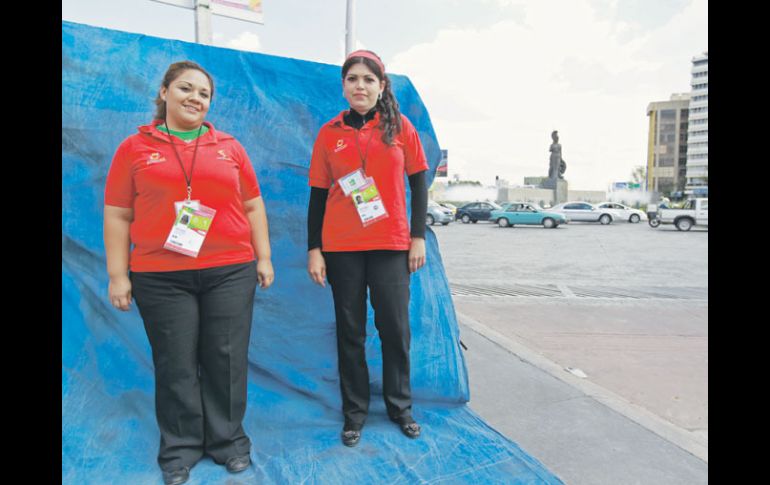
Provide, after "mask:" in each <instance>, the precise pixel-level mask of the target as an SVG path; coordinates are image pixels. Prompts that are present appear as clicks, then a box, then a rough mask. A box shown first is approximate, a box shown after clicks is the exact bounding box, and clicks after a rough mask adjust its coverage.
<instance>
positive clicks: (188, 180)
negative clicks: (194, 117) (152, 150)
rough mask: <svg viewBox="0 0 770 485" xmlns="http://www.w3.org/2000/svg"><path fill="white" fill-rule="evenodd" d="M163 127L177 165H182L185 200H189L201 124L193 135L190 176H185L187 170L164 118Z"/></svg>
mask: <svg viewBox="0 0 770 485" xmlns="http://www.w3.org/2000/svg"><path fill="white" fill-rule="evenodd" d="M163 122H164V124H165V127H166V134H167V135H168V141H169V143H171V148H173V149H174V155H176V160H177V161H178V162H179V166H180V167H182V173H183V174H184V179H185V181H187V200H190V197H191V196H192V176H193V170H195V157H196V155H198V142H199V141H200V139H201V130H202V129H203V125H202V124H201V126H200V127H199V128H198V136H196V137H195V151H193V158H192V165H191V166H190V176H189V177H188V176H187V170H185V169H184V164H183V163H182V157H180V156H179V153H177V151H176V145H175V144H174V139H173V138H171V129H170V128H169V127H168V122H166V120H165V119H164V120H163Z"/></svg>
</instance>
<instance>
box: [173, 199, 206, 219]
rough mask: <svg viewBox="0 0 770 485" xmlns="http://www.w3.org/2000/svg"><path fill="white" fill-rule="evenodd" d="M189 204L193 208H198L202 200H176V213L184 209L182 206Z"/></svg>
mask: <svg viewBox="0 0 770 485" xmlns="http://www.w3.org/2000/svg"><path fill="white" fill-rule="evenodd" d="M185 205H186V206H189V207H192V208H193V209H198V208H199V207H200V206H201V201H200V200H180V201H179V202H174V215H177V214H179V211H180V210H182V206H185Z"/></svg>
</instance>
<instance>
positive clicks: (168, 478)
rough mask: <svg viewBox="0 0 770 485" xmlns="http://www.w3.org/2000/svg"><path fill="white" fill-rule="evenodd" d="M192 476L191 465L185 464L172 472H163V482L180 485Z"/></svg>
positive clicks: (169, 484) (168, 484) (167, 484)
mask: <svg viewBox="0 0 770 485" xmlns="http://www.w3.org/2000/svg"><path fill="white" fill-rule="evenodd" d="M189 478H190V467H187V466H184V467H182V468H179V469H177V470H172V471H170V472H163V483H165V484H166V485H179V484H180V483H184V482H186V481H187V480H188V479H189Z"/></svg>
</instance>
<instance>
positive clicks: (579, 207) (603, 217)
mask: <svg viewBox="0 0 770 485" xmlns="http://www.w3.org/2000/svg"><path fill="white" fill-rule="evenodd" d="M548 212H557V213H559V214H564V215H565V216H566V217H567V219H569V221H570V222H575V221H577V222H580V221H583V222H600V223H602V224H611V223H612V221H614V220H615V217H616V216H615V215H614V214H613V213H612V212H610V210H609V209H600V208H599V207H598V206H596V205H594V204H591V203H589V202H582V201H575V202H562V203H561V204H556V205H555V206H553V207H551V208H550V209H548Z"/></svg>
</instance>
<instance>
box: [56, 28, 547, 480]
mask: <svg viewBox="0 0 770 485" xmlns="http://www.w3.org/2000/svg"><path fill="white" fill-rule="evenodd" d="M183 59H191V60H194V61H196V62H198V63H199V64H201V65H202V66H204V67H205V68H206V69H207V70H209V72H210V73H211V74H212V76H213V78H214V80H215V83H216V85H215V89H216V93H215V97H214V99H213V103H212V108H211V110H210V112H209V115H208V119H209V120H210V121H211V122H212V123H214V126H216V127H217V128H218V129H221V130H223V131H227V132H229V133H231V134H233V135H234V136H235V137H236V138H237V139H238V140H239V141H240V142H241V143H242V144H243V145H244V147H245V148H246V150H247V152H248V154H249V156H250V158H251V160H252V163H253V165H254V168H255V171H256V173H257V176H258V178H259V180H260V184H261V188H262V195H263V197H264V200H265V204H266V207H267V213H268V218H269V223H270V236H271V243H272V248H273V262H274V267H275V269H276V279H275V283H274V284H273V286H272V287H271V288H270V289H268V290H266V291H261V290H258V291H257V295H256V299H255V303H254V307H255V314H254V321H253V330H252V334H251V340H250V344H249V375H248V382H249V384H248V408H247V412H246V417H245V419H244V426H245V429H246V432H247V434H248V435H249V437H250V438H251V440H252V443H253V445H252V451H251V457H252V460H253V465H252V466H251V468H250V469H248V470H247V471H245V472H243V473H240V474H238V475H229V474H227V472H226V471H225V470H224V468H223V467H221V466H218V465H216V464H214V462H213V461H212V460H211V459H209V458H204V459H203V460H202V461H201V462H200V463H198V465H196V466H195V468H194V469H193V470H192V473H191V480H190V482H189V483H191V484H196V483H228V484H239V483H244V484H245V483H260V484H273V483H275V484H295V483H308V484H335V483H346V484H350V483H354V484H362V483H389V484H413V483H561V482H560V481H559V480H558V479H557V478H556V477H554V476H553V475H552V474H551V473H550V472H549V471H548V470H546V469H545V468H544V467H543V466H542V465H541V464H540V463H538V462H537V461H536V460H535V459H533V458H532V457H530V456H529V455H527V453H526V452H524V451H522V450H521V449H520V448H519V447H518V446H517V445H516V444H515V443H513V442H511V441H510V440H508V439H506V438H505V437H503V436H502V435H500V434H499V433H497V432H496V431H495V430H494V429H492V428H490V427H489V426H488V425H487V424H486V423H484V421H483V420H481V419H480V418H479V417H478V416H477V415H476V414H475V413H473V412H472V411H471V410H470V409H469V408H468V406H467V405H466V403H467V401H468V399H469V392H468V377H467V372H466V369H465V363H464V360H463V355H462V353H461V349H460V345H459V333H458V326H457V321H456V317H455V313H454V308H453V306H452V300H451V297H450V292H449V286H448V283H447V279H446V276H445V273H444V270H443V266H442V262H441V257H440V254H439V251H438V244H437V242H436V238H435V235H434V234H433V232H432V231H431V230H430V229H428V231H427V236H426V238H427V241H426V243H427V244H426V245H427V261H428V262H427V265H426V266H425V267H424V268H423V269H422V270H421V271H419V272H417V273H416V274H414V275H412V299H411V304H410V318H411V326H412V348H411V359H412V389H413V397H414V413H413V414H414V416H415V418H416V419H417V420H418V421H419V422H420V423H421V424H422V425H423V429H424V433H423V436H422V437H420V438H419V439H417V440H409V439H408V438H406V437H405V436H403V435H402V434H401V432H400V431H399V430H398V428H397V427H396V426H395V425H394V424H393V423H391V422H390V421H388V420H387V417H386V415H385V409H384V404H383V403H382V396H381V393H382V379H381V371H382V358H381V354H380V341H379V338H378V337H377V333H376V330H375V328H374V324H373V320H372V310H371V308H370V309H369V321H368V327H367V328H368V330H367V331H368V335H369V337H368V339H367V348H366V350H367V361H368V365H369V369H370V375H371V388H372V394H373V396H372V404H371V409H370V415H369V419H368V421H367V426H366V428H365V429H364V434H363V438H362V441H361V443H360V444H359V445H358V446H357V447H355V448H347V447H344V446H342V445H341V443H340V440H339V432H340V429H341V426H342V422H343V421H342V414H341V411H340V409H341V403H340V396H339V387H338V386H339V383H338V375H337V361H336V340H335V325H334V311H333V304H332V296H331V291H330V289H329V288H328V286H327V288H321V287H319V286H316V285H314V284H313V283H312V282H311V281H310V279H309V278H308V276H307V274H306V270H305V265H306V238H307V235H306V225H305V224H306V222H305V221H306V211H307V201H308V197H309V188H308V185H307V173H308V166H309V160H310V153H311V149H312V143H313V141H314V139H315V135H316V133H317V132H318V129H319V128H320V126H321V124H322V123H323V122H325V121H326V120H328V119H329V118H331V117H332V116H334V115H335V114H337V113H338V112H339V111H341V110H342V109H344V108H345V105H344V99H343V98H342V96H341V95H340V74H339V66H332V65H326V64H319V63H313V62H307V61H300V60H296V59H289V58H281V57H275V56H268V55H262V54H256V53H246V52H240V51H236V50H231V49H223V48H216V47H210V46H202V45H197V44H192V43H186V42H181V41H175V40H167V39H159V38H154V37H149V36H145V35H138V34H129V33H124V32H118V31H113V30H107V29H100V28H94V27H90V26H85V25H80V24H74V23H69V22H63V23H62V184H63V187H62V249H63V250H62V476H63V483H65V484H78V485H81V484H92V483H93V484H104V483H109V484H117V483H121V484H145V483H147V484H154V483H162V480H161V476H160V472H159V468H158V466H157V462H156V456H157V450H158V443H159V432H158V430H157V425H156V422H155V414H154V384H153V367H152V358H151V352H150V347H149V343H148V341H147V337H146V335H145V333H144V328H143V325H142V321H141V319H140V317H139V314H138V312H137V310H136V307H135V305H134V306H133V307H132V311H131V312H128V313H123V312H119V311H117V310H114V309H113V308H112V307H111V306H110V305H109V303H108V301H107V299H106V298H105V295H106V293H107V283H108V279H107V274H106V266H105V254H104V247H103V242H102V221H103V219H102V210H103V204H104V198H103V192H104V183H105V178H106V174H107V171H108V169H109V164H110V160H111V158H112V155H113V153H114V151H115V149H116V147H117V146H118V144H119V143H120V142H121V141H122V140H123V139H124V138H125V137H126V136H128V135H130V134H132V133H135V132H136V127H137V126H139V125H142V124H146V123H147V122H148V121H149V120H150V119H151V117H152V112H153V109H154V105H153V99H154V97H155V94H156V92H157V89H158V85H159V83H160V79H161V77H162V75H163V73H164V72H165V69H166V68H167V67H168V65H169V64H170V63H172V62H175V61H179V60H183ZM391 78H392V80H393V87H394V91H395V94H396V97H397V98H398V100H399V102H400V105H401V110H402V112H403V113H404V114H406V115H407V116H408V117H409V118H410V120H411V121H412V122H413V123H414V125H415V127H416V128H417V130H418V132H419V134H420V138H421V140H422V142H423V145H424V148H425V152H426V154H427V156H428V159H429V163H430V167H431V171H430V176H429V183H430V182H431V181H432V178H433V174H434V173H435V169H436V166H437V165H438V163H439V160H440V158H441V157H440V151H439V147H438V142H437V140H436V136H435V133H434V131H433V129H432V127H431V123H430V118H429V116H428V113H427V111H426V109H425V106H424V105H423V104H422V102H421V101H420V98H419V96H418V94H417V92H416V90H415V89H414V87H413V86H412V84H411V83H410V81H409V80H408V79H407V78H406V77H404V76H398V75H391Z"/></svg>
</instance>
